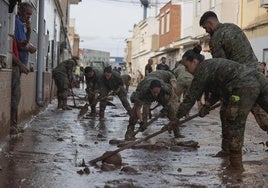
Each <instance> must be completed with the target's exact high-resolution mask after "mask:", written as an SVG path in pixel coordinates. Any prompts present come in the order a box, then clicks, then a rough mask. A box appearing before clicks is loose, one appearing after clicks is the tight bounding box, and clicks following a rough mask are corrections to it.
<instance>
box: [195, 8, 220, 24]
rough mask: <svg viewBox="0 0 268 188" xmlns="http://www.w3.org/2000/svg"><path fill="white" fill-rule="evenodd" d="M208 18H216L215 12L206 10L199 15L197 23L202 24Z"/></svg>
mask: <svg viewBox="0 0 268 188" xmlns="http://www.w3.org/2000/svg"><path fill="white" fill-rule="evenodd" d="M208 18H216V19H218V17H217V14H215V12H213V11H207V12H205V13H204V14H203V15H202V16H201V18H200V20H199V25H200V26H202V25H203V24H204V23H205V21H206V20H207V19H208Z"/></svg>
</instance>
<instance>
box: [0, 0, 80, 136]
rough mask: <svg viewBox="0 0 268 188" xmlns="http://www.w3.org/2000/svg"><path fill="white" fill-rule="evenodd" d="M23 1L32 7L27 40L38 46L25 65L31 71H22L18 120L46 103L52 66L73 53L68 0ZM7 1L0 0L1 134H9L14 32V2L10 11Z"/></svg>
mask: <svg viewBox="0 0 268 188" xmlns="http://www.w3.org/2000/svg"><path fill="white" fill-rule="evenodd" d="M24 1H25V0H24ZM24 1H22V2H24ZM26 1H27V2H30V3H31V4H32V6H33V8H34V11H33V15H32V16H31V28H32V32H31V40H30V42H31V43H32V44H33V45H34V46H36V47H37V52H36V53H34V54H30V56H29V67H28V68H30V67H31V70H32V72H30V73H29V74H28V75H25V74H22V75H21V80H20V81H21V99H20V103H19V109H18V111H19V112H18V121H19V123H22V122H24V121H26V120H28V119H29V118H31V117H32V116H33V115H34V114H36V113H37V112H39V111H40V110H41V109H42V107H43V106H46V104H48V102H49V101H50V100H51V97H53V94H54V92H55V91H56V90H55V89H53V87H51V86H52V74H51V70H52V69H53V68H54V67H56V66H57V65H58V63H60V62H61V61H62V60H64V59H67V58H69V57H71V55H72V51H71V47H70V42H69V38H68V25H69V9H70V1H60V0H50V1H45V0H26ZM10 2H11V1H6V0H0V46H1V47H0V93H1V96H2V97H1V98H0V114H1V116H0V129H1V131H0V138H3V137H5V136H7V135H8V134H9V129H10V117H11V114H10V113H11V109H10V105H11V80H12V59H11V57H12V38H11V37H9V36H10V35H13V34H14V28H15V25H14V23H15V21H14V20H15V15H16V13H17V6H15V7H14V8H13V10H12V11H10V12H9V9H10V5H11V4H9V3H10ZM78 2H80V1H75V3H78Z"/></svg>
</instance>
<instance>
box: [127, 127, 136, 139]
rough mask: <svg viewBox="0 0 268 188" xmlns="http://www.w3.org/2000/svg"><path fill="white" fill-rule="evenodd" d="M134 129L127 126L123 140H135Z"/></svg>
mask: <svg viewBox="0 0 268 188" xmlns="http://www.w3.org/2000/svg"><path fill="white" fill-rule="evenodd" d="M134 128H135V126H132V125H128V128H127V132H126V134H125V140H127V141H129V140H135V136H134Z"/></svg>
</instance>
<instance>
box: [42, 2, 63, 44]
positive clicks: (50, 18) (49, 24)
mask: <svg viewBox="0 0 268 188" xmlns="http://www.w3.org/2000/svg"><path fill="white" fill-rule="evenodd" d="M55 10H56V6H55V3H54V1H52V0H46V1H45V14H44V18H45V20H46V28H45V34H47V30H48V31H49V40H54V31H55V27H56V30H57V31H56V32H57V33H56V41H57V42H58V41H59V39H60V25H61V24H60V18H59V15H58V13H57V11H55ZM54 19H55V23H54Z"/></svg>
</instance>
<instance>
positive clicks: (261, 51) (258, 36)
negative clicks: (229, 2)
mask: <svg viewBox="0 0 268 188" xmlns="http://www.w3.org/2000/svg"><path fill="white" fill-rule="evenodd" d="M240 3H241V6H240V11H239V12H240V15H239V16H240V22H239V23H240V27H241V28H242V29H243V31H244V32H245V34H246V35H247V37H248V39H249V41H250V43H251V45H252V48H253V50H254V52H255V54H256V56H257V58H258V60H259V61H262V62H266V64H268V1H265V0H264V1H259V0H251V1H242V0H241V1H240Z"/></svg>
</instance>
